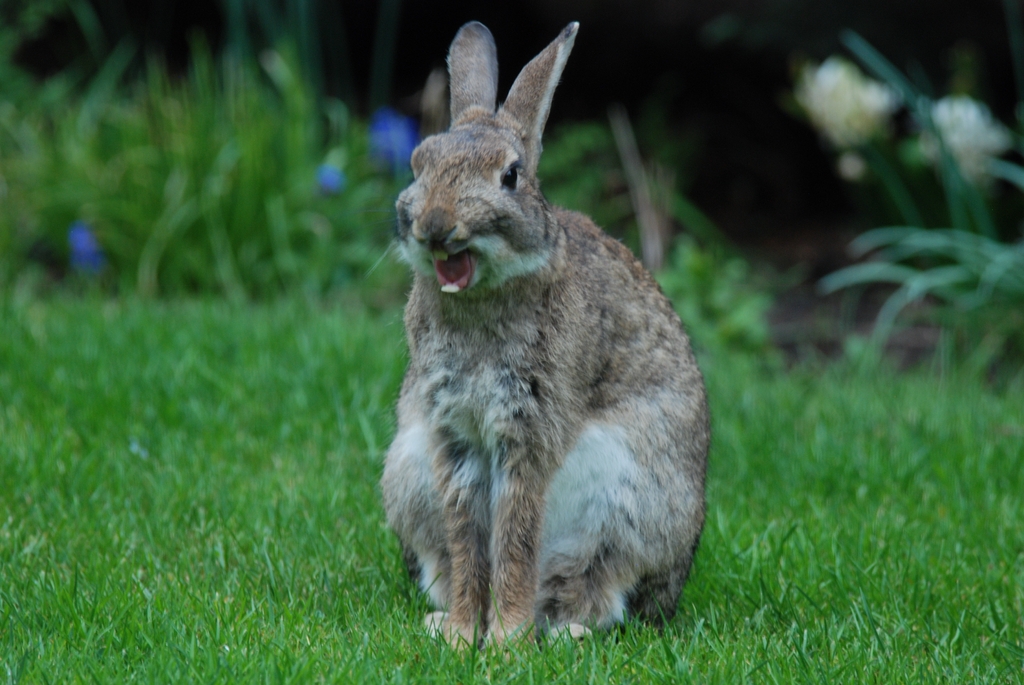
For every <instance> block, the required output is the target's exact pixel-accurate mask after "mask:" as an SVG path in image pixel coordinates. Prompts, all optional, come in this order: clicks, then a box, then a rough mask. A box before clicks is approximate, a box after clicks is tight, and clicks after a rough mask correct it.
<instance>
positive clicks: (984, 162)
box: [821, 2, 1024, 349]
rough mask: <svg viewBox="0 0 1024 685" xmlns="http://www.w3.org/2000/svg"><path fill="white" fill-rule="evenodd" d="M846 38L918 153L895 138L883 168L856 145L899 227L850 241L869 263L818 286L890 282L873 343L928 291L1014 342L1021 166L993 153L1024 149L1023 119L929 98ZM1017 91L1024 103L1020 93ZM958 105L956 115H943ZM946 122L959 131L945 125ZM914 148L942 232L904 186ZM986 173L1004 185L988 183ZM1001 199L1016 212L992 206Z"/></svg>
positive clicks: (1021, 300) (1022, 253)
mask: <svg viewBox="0 0 1024 685" xmlns="http://www.w3.org/2000/svg"><path fill="white" fill-rule="evenodd" d="M1006 4H1007V11H1008V15H1009V16H1008V19H1009V20H1010V23H1011V37H1012V36H1013V35H1014V29H1013V28H1012V27H1013V26H1015V25H1016V26H1017V29H1016V30H1017V31H1018V32H1019V31H1020V15H1019V10H1011V6H1013V3H1012V2H1007V3H1006ZM1014 7H1015V6H1014ZM844 42H845V43H846V45H847V47H848V48H849V49H850V50H851V52H853V53H854V54H855V55H856V56H857V58H858V59H859V60H860V61H861V62H862V63H863V64H864V65H865V67H866V68H867V69H868V70H869V71H870V72H872V73H873V74H874V75H875V76H877V77H878V78H880V79H882V80H883V81H884V82H885V83H886V84H887V86H888V87H889V88H891V89H892V91H893V92H895V93H898V94H899V96H900V98H901V99H902V101H903V103H905V105H906V107H907V108H908V110H909V112H910V114H911V116H912V117H913V119H914V121H915V122H916V124H917V126H918V127H919V129H920V131H921V133H920V136H918V137H916V138H915V139H914V143H915V145H916V150H917V151H911V150H913V148H912V147H911V146H910V145H909V144H908V141H904V143H903V144H902V146H901V147H902V152H903V154H902V157H901V161H902V165H900V166H895V165H891V164H889V163H888V162H887V161H886V160H885V159H884V158H881V156H880V155H878V156H876V157H872V156H870V152H871V150H872V148H870V147H866V148H864V149H865V150H866V151H867V152H868V153H869V156H868V157H867V159H868V162H869V163H870V165H871V169H872V170H873V171H874V172H875V173H876V174H877V175H878V176H879V177H880V178H881V179H882V182H883V185H884V186H885V188H886V190H887V191H888V193H889V195H890V196H891V197H892V198H893V202H894V204H896V205H898V206H899V207H900V211H901V214H902V215H903V219H904V220H905V224H906V225H902V226H894V227H886V228H879V229H875V230H873V231H869V232H868V233H865V234H864V235H862V236H860V237H859V238H857V240H856V241H854V243H853V245H852V246H851V247H852V250H853V252H854V254H855V255H856V256H861V257H863V256H867V255H870V259H869V260H868V261H866V262H864V263H861V264H855V265H853V266H850V267H846V268H844V269H841V270H840V271H837V272H835V273H833V274H830V275H829V276H827V277H826V278H825V279H823V280H822V282H821V288H822V290H823V291H824V292H832V291H835V290H839V289H842V288H848V287H851V286H858V285H863V284H870V283H890V284H893V285H896V286H897V288H896V289H895V291H894V292H893V293H892V295H891V296H890V297H889V298H888V299H887V301H886V302H885V304H884V305H883V307H882V308H881V310H880V312H879V314H878V318H877V320H876V326H875V332H874V339H875V341H876V342H879V343H880V342H884V341H885V340H886V339H887V338H888V336H889V335H890V333H891V332H892V330H893V327H894V325H895V323H896V321H897V317H898V315H899V314H900V313H901V312H902V311H903V309H904V308H905V307H907V306H908V305H910V304H912V303H914V302H916V301H919V300H921V299H923V298H925V297H931V298H934V299H935V300H937V301H939V302H941V303H944V304H945V305H949V306H952V307H954V308H955V310H956V311H957V312H961V313H962V312H965V311H966V312H979V313H980V312H1002V315H997V316H996V317H995V319H992V317H990V316H987V315H984V314H982V315H975V316H971V317H969V321H970V322H972V323H977V322H978V321H982V320H986V319H988V320H989V321H997V322H999V324H998V325H997V326H996V328H995V329H990V332H991V335H989V334H986V335H985V340H988V341H989V343H991V341H992V340H1000V341H1001V342H1000V345H1001V346H1002V347H1003V348H1007V349H1009V348H1012V347H1014V346H1017V347H1019V341H1020V338H1021V335H1020V332H1019V330H1017V331H1016V332H1014V331H1013V330H1012V326H1011V327H1010V329H1007V327H1006V326H1005V325H1004V324H1005V323H1006V322H1008V321H1019V312H1020V310H1021V305H1024V235H1022V233H1021V223H1020V208H1021V199H1022V197H1024V196H1022V194H1021V193H1022V191H1024V167H1022V166H1020V165H1019V164H1017V163H1015V162H1011V161H1008V160H1005V159H999V158H998V156H999V154H1000V153H1001V151H1005V150H1006V149H1008V148H1011V147H1012V148H1015V152H1016V153H1017V154H1020V153H1021V152H1022V151H1024V139H1022V138H1021V136H1020V133H1019V132H1020V131H1021V130H1022V129H1024V122H1022V121H1021V120H1018V122H1017V127H1016V128H1017V130H1016V131H1011V130H1010V129H1009V128H1005V127H1003V126H1002V124H1000V123H999V122H997V121H991V120H990V119H989V114H988V110H987V108H985V107H984V105H982V104H980V103H977V102H976V101H973V100H971V99H969V98H966V97H965V96H957V97H950V98H944V99H943V100H939V101H935V100H933V99H932V98H931V97H929V96H928V95H926V94H925V93H924V92H922V91H921V89H919V88H918V87H917V86H915V85H914V83H913V81H912V80H911V79H910V78H908V77H907V76H906V75H904V74H903V73H902V72H901V71H900V70H898V69H897V68H896V67H895V66H893V64H892V63H891V62H889V60H887V59H886V58H885V57H884V56H883V55H882V54H881V53H880V52H878V51H877V50H875V49H874V47H872V46H871V45H870V44H869V43H868V42H867V41H866V40H864V39H863V38H861V37H860V36H859V35H857V34H855V33H853V32H847V33H846V34H845V35H844ZM1013 42H1014V46H1015V50H1016V51H1017V52H1018V53H1019V54H1017V55H1016V58H1015V60H1014V61H1015V63H1017V68H1018V70H1024V67H1022V66H1021V65H1024V42H1022V41H1013ZM961 80H962V79H961ZM1019 96H1020V97H1021V101H1024V93H1019ZM957 108H958V109H959V111H958V112H957V117H956V118H955V119H951V118H948V115H949V113H950V112H951V111H955V110H956V109H957ZM1017 112H1018V115H1019V114H1020V113H1021V112H1022V109H1021V108H1020V107H1018V108H1017ZM944 116H946V117H947V120H946V121H944V120H943V117H944ZM950 121H953V122H954V123H957V124H958V125H959V128H960V130H957V129H956V128H954V127H952V126H950V123H949V122H950ZM993 141H995V142H993ZM929 146H930V147H931V148H932V151H931V153H930V154H928V150H927V148H928V147H929ZM922 152H923V153H924V156H926V157H930V158H931V159H930V160H929V162H930V163H931V164H932V165H934V166H935V175H936V177H937V179H938V182H939V184H940V186H941V188H942V197H943V199H944V205H945V208H946V210H947V212H946V216H945V221H947V222H949V223H946V224H945V225H944V226H943V227H941V228H928V227H927V226H928V224H927V223H926V222H925V221H924V215H923V214H922V213H921V212H920V211H919V210H918V209H917V204H916V203H915V201H914V197H913V196H912V195H911V193H910V191H909V189H908V187H907V186H906V185H905V184H904V179H905V177H906V176H907V173H906V170H907V169H913V168H914V167H915V165H919V159H918V158H917V157H918V156H919V155H920V154H921V153H922ZM993 179H998V180H999V181H1001V182H1002V183H1003V185H1001V186H997V185H995V183H996V182H995V181H994V180H993ZM997 191H998V192H997ZM1005 205H1010V206H1012V207H1013V208H1014V209H1015V211H1012V212H1009V213H1006V212H1005V211H1004V213H1003V214H1001V213H1000V212H998V211H997V209H996V208H998V207H1000V206H1005ZM1007 214H1008V216H1007ZM1001 218H1002V219H1003V221H1000V219H1001ZM937 312H938V314H939V318H940V320H943V321H945V322H946V323H949V322H950V321H951V320H952V317H950V316H949V311H948V310H944V309H939V310H937ZM960 325H961V326H963V325H964V324H963V323H961V324H960ZM989 346H991V345H989Z"/></svg>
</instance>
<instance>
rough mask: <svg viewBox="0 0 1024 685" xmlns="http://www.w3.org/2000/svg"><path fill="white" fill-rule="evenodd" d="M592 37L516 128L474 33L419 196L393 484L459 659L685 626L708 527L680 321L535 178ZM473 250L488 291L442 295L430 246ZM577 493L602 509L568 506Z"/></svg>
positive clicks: (544, 58)
mask: <svg viewBox="0 0 1024 685" xmlns="http://www.w3.org/2000/svg"><path fill="white" fill-rule="evenodd" d="M575 31H576V27H575V25H570V26H569V27H568V28H567V29H566V30H565V31H563V33H562V34H561V35H560V36H559V37H558V38H557V39H556V40H555V41H554V42H553V43H552V44H551V45H550V46H548V48H546V49H545V50H544V51H543V52H541V54H540V55H538V57H537V58H536V59H535V60H534V61H532V62H531V63H530V64H529V65H527V66H526V67H525V68H524V69H523V72H522V73H521V74H520V76H519V78H518V79H517V80H516V82H515V84H514V85H513V87H512V91H511V92H510V95H509V98H508V100H507V101H506V103H505V104H504V106H503V107H502V109H500V110H498V111H497V112H495V111H494V102H493V100H494V95H493V92H494V88H493V85H494V84H493V80H494V79H496V70H495V71H494V73H493V74H492V73H491V72H489V71H488V69H489V67H487V66H486V65H489V64H491V62H492V57H493V40H491V39H490V33H489V32H487V30H486V29H485V28H483V26H482V25H479V24H470V25H467V26H466V27H464V28H463V29H462V30H461V31H460V32H459V35H458V36H457V37H456V39H455V41H454V42H453V44H452V50H451V54H450V56H449V65H450V68H451V72H452V76H453V84H452V93H453V95H452V120H453V122H454V123H453V125H452V128H451V129H450V130H449V131H448V132H446V133H444V134H440V135H438V136H433V137H431V138H429V139H427V140H425V141H424V142H423V143H422V144H421V145H420V147H419V148H418V149H417V150H416V152H415V153H414V155H413V169H414V173H415V174H416V181H415V182H414V183H413V184H412V185H411V186H410V187H409V188H408V189H407V190H406V191H405V192H404V193H403V194H402V196H401V197H400V198H399V201H398V214H399V226H398V237H397V240H398V245H399V249H400V251H401V252H402V254H403V256H404V258H405V259H406V260H407V261H409V262H410V263H411V264H412V265H413V266H414V270H415V280H414V285H413V289H412V292H411V294H410V298H409V303H408V306H407V308H406V316H405V325H406V334H407V337H408V342H409V352H410V363H409V369H408V371H407V373H406V377H405V381H404V383H403V386H402V393H401V397H400V399H399V403H398V435H397V436H396V439H395V442H394V443H393V444H392V447H391V449H390V450H389V452H388V456H387V459H386V463H385V470H384V476H383V479H382V482H381V487H382V491H383V495H384V504H385V509H386V510H387V513H388V521H389V523H390V525H391V526H392V528H393V529H394V530H395V531H396V532H397V533H398V535H399V537H400V538H401V540H402V542H403V546H404V548H405V550H406V555H407V560H408V561H409V563H410V567H411V568H416V567H418V571H419V573H418V575H420V576H421V578H420V580H421V581H422V582H421V584H422V585H423V586H424V587H425V589H427V590H428V591H429V592H430V593H431V597H432V598H433V599H434V600H435V602H436V603H438V604H440V605H441V607H442V608H446V609H447V611H448V614H447V617H446V618H445V619H444V620H443V622H442V625H441V631H442V633H443V634H444V635H445V636H446V637H447V638H448V639H449V640H452V641H456V642H457V641H459V640H460V638H461V639H463V640H465V641H466V642H467V643H468V642H471V641H472V640H474V639H479V638H481V637H485V638H486V639H487V640H490V641H494V642H502V641H504V640H505V639H506V638H507V637H509V636H510V635H513V634H518V633H525V631H526V629H527V628H528V627H529V626H530V625H531V624H532V623H534V622H537V623H538V624H540V625H542V627H545V628H548V627H552V628H557V627H560V626H565V625H568V624H584V625H587V624H590V625H606V624H608V623H610V622H614V621H616V620H621V619H622V616H621V608H622V603H623V602H626V606H627V608H628V610H629V611H631V612H634V613H637V614H640V615H642V616H644V617H646V618H648V619H650V620H654V621H658V620H660V619H661V618H662V617H664V618H670V617H671V615H672V614H673V613H674V611H675V607H676V603H677V602H678V597H679V593H680V591H681V589H682V585H683V583H684V582H685V580H686V577H687V574H688V572H689V569H690V565H691V563H692V559H693V553H694V551H695V549H696V545H697V541H698V540H699V537H700V532H701V529H702V528H703V523H704V473H705V464H706V456H707V449H708V443H709V439H710V429H709V423H708V413H707V402H706V398H705V391H704V384H703V380H702V377H701V374H700V371H699V369H698V368H697V365H696V362H695V360H694V357H693V353H692V351H691V349H690V344H689V341H688V339H687V337H686V334H685V333H684V331H683V329H682V326H681V325H680V322H679V318H678V316H677V315H676V314H675V312H674V310H673V309H672V307H671V305H670V304H669V302H668V301H667V300H666V298H665V297H664V295H662V293H661V290H660V289H659V287H658V286H657V284H656V283H655V281H654V280H653V278H652V277H651V276H650V274H648V273H647V271H646V270H644V268H643V267H642V266H641V265H640V264H639V263H638V262H637V260H636V259H635V258H634V257H633V255H632V254H631V253H630V252H629V251H628V250H627V249H626V248H624V247H623V246H622V245H621V244H620V243H618V242H616V241H615V240H613V239H611V238H610V237H608V236H607V235H606V234H604V233H603V232H602V231H601V230H600V229H599V228H598V227H597V226H595V225H594V224H593V222H591V221H590V220H589V219H588V218H587V217H585V216H583V215H580V214H577V213H574V212H569V211H566V210H561V209H557V208H553V207H551V206H550V205H549V204H548V203H547V201H546V200H545V199H544V197H543V196H542V195H541V193H540V190H539V186H538V183H537V180H536V177H535V170H536V164H537V161H538V158H539V154H540V135H541V132H542V130H543V125H544V122H545V121H546V119H547V113H548V110H549V107H550V99H551V94H552V92H553V90H554V84H555V83H556V82H557V80H558V78H559V76H560V73H561V68H562V66H564V63H565V58H566V57H567V55H568V51H569V49H570V48H571V44H572V41H573V40H574V38H575ZM493 63H494V64H495V65H496V59H494V60H493ZM480 65H484V67H483V68H482V69H483V72H484V73H483V74H482V75H481V71H480V70H481V67H480ZM468 74H473V77H472V78H470V77H468V76H467V75H468ZM457 78H458V79H461V81H460V82H458V83H456V82H455V81H456V79H457ZM456 93H458V95H456ZM514 165H518V166H516V168H517V169H519V174H518V183H517V184H516V185H515V187H514V188H512V189H510V188H508V187H504V186H502V178H503V175H504V174H506V173H507V171H508V170H509V169H510V168H512V166H514ZM467 248H468V249H469V250H470V252H471V253H472V254H473V255H475V257H476V259H477V273H476V275H475V276H474V280H473V283H472V285H471V287H468V288H466V289H464V290H462V291H460V292H456V293H448V292H441V290H440V288H439V284H438V280H437V277H436V276H435V275H434V273H433V271H432V266H431V264H432V262H431V257H430V252H431V250H443V251H445V252H446V253H447V254H455V253H457V252H459V251H460V250H463V249H467ZM572 455H575V456H572ZM570 458H571V459H573V460H574V461H573V462H572V464H571V465H569V464H568V462H567V460H569V459H570ZM573 469H575V470H576V471H573ZM577 472H579V473H581V474H583V475H576V476H573V475H572V474H573V473H577ZM573 478H576V479H577V480H579V482H580V483H582V485H581V486H580V487H576V485H575V483H576V482H577V481H574V480H572V479H573ZM560 479H561V480H560ZM563 482H565V483H568V484H569V486H568V487H566V486H563V485H559V484H560V483H563ZM558 488H563V489H562V490H557V489H558ZM581 488H582V489H581ZM556 490H557V492H558V493H560V494H559V495H558V496H557V497H556V496H555V495H552V493H553V492H556ZM580 493H583V494H580ZM559 497H561V498H565V499H564V501H569V498H571V497H582V498H583V499H581V500H580V501H581V502H582V506H585V507H587V508H588V511H591V512H592V513H591V514H587V513H585V512H583V511H580V512H578V514H576V513H574V512H573V511H568V512H566V511H562V510H561V509H559V506H560V503H561V502H562V500H561V499H559ZM552 517H553V518H552ZM549 519H550V520H549ZM598 524H600V525H598ZM559 526H561V527H559ZM575 527H579V530H580V531H581V533H580V535H579V536H578V538H579V544H578V545H577V544H576V543H575V542H574V541H575V540H576V537H577V536H574V535H573V534H572V531H573V530H575V529H576V528H575ZM545 536H549V537H551V540H548V538H547V537H545ZM552 540H553V541H552ZM566 540H568V541H569V542H566ZM426 574H431V575H432V576H433V577H425V575H426Z"/></svg>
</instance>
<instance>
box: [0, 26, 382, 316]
mask: <svg viewBox="0 0 1024 685" xmlns="http://www.w3.org/2000/svg"><path fill="white" fill-rule="evenodd" d="M118 54H119V53H117V52H115V55H114V57H112V58H111V60H110V62H109V63H108V65H107V66H106V67H105V68H104V70H103V71H102V72H101V73H100V75H99V76H98V77H97V79H96V80H95V81H94V82H93V84H92V86H91V87H90V89H89V90H88V91H87V92H86V94H85V95H84V96H83V97H82V98H81V99H79V100H78V101H77V102H75V103H74V104H73V105H71V106H67V105H66V104H62V105H60V106H51V107H49V108H45V109H42V110H27V111H25V112H22V111H19V110H18V109H17V108H15V107H13V106H11V105H7V106H6V108H5V110H4V111H3V112H0V159H2V162H3V163H2V168H3V174H4V180H5V185H6V192H7V196H8V197H7V200H8V201H7V202H5V203H4V204H3V206H2V207H0V243H3V244H6V245H7V246H8V247H9V249H10V251H11V252H10V253H11V254H15V255H22V256H24V255H25V254H27V252H28V251H29V249H30V247H31V246H33V245H39V244H43V245H46V246H47V250H48V252H51V253H54V254H56V255H58V256H61V257H60V259H61V260H63V257H62V255H64V254H66V250H67V247H66V244H67V243H66V241H67V238H66V231H67V230H68V227H69V226H70V225H71V224H72V222H74V221H76V220H85V221H86V222H88V223H89V224H90V225H91V226H92V227H93V229H94V230H95V233H96V236H97V238H98V240H99V242H100V244H101V245H102V247H103V249H104V250H105V251H106V253H107V255H108V257H109V273H107V274H106V276H105V277H106V278H107V280H109V281H111V282H113V283H114V284H115V285H116V287H117V288H118V289H119V290H120V291H121V292H138V293H140V294H142V295H157V294H177V293H199V292H217V293H222V294H226V295H228V296H230V297H233V298H243V297H260V296H268V295H273V294H275V293H278V292H282V291H287V292H308V293H323V292H326V291H328V290H331V289H335V288H338V287H341V286H345V285H350V284H352V283H355V282H359V281H361V280H363V279H364V278H365V276H366V274H367V273H368V272H370V271H371V269H372V267H373V265H374V264H375V263H377V262H378V261H379V260H380V258H381V257H382V256H383V254H384V253H385V251H386V249H387V245H388V241H389V238H390V232H389V230H388V226H389V224H390V221H391V219H390V213H391V197H392V196H393V194H394V193H395V191H396V186H395V182H394V180H393V179H391V178H390V177H389V176H388V175H385V174H382V173H379V172H378V170H377V169H376V168H375V167H374V166H373V165H372V163H371V162H370V159H369V155H368V150H367V137H366V131H365V127H364V125H363V124H362V123H361V122H359V121H357V120H355V119H353V118H351V117H350V116H349V114H348V110H347V108H346V107H345V106H344V105H343V104H341V103H340V102H338V101H330V102H327V103H325V105H324V109H323V110H321V109H320V108H319V107H318V105H317V103H316V100H315V98H314V97H313V95H312V93H311V91H310V89H309V87H308V86H307V84H306V83H305V81H304V80H303V79H302V78H301V77H300V76H299V74H298V72H297V70H296V68H295V67H294V63H295V60H294V58H293V57H292V56H291V53H290V51H288V50H284V51H281V52H266V53H264V54H263V56H262V59H261V62H262V66H263V70H264V72H265V77H263V78H261V77H260V76H259V74H258V73H256V71H255V70H254V69H253V68H251V67H249V66H246V65H244V64H241V63H239V62H237V61H233V60H227V61H225V62H224V63H223V65H222V66H221V67H220V68H218V67H217V66H216V64H215V62H214V60H213V58H212V57H211V56H210V54H209V53H208V51H206V50H205V49H204V48H202V47H201V46H197V47H196V49H195V50H194V52H193V60H192V68H191V71H190V73H189V75H188V77H187V79H185V80H184V81H182V82H176V81H174V80H172V79H171V78H170V77H169V76H168V75H167V73H166V72H165V71H164V70H163V69H162V68H161V67H160V66H159V65H157V64H156V63H152V62H151V63H150V66H149V69H148V71H147V77H146V79H145V80H144V81H142V82H140V83H138V84H136V86H135V87H134V89H133V91H132V93H131V95H130V96H129V97H127V98H123V97H121V96H119V94H118V90H117V88H116V83H117V82H118V80H119V78H120V74H121V73H122V72H123V68H124V66H125V65H126V64H127V62H128V59H127V58H126V57H122V58H118ZM268 81H269V83H268ZM325 163H326V164H328V165H330V166H331V167H332V168H334V169H335V170H336V172H337V173H340V174H343V178H344V179H345V181H346V184H345V187H344V189H340V192H339V189H338V188H331V189H329V190H326V189H322V188H321V187H319V186H318V181H317V172H318V167H320V166H321V165H323V164H325ZM16 271H17V267H16V266H8V278H10V276H11V274H12V273H13V272H16ZM395 271H396V273H397V271H398V270H395ZM375 278H378V279H379V278H380V276H379V275H378V276H375Z"/></svg>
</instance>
